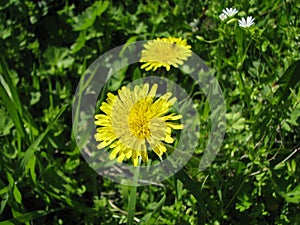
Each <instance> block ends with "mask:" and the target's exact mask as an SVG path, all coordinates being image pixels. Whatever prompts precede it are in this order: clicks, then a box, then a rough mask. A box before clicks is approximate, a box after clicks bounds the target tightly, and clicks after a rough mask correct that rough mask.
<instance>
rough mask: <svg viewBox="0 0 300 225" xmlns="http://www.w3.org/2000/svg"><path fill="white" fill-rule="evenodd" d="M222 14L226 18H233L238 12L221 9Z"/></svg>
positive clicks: (231, 9)
mask: <svg viewBox="0 0 300 225" xmlns="http://www.w3.org/2000/svg"><path fill="white" fill-rule="evenodd" d="M222 12H223V13H224V14H225V15H226V16H228V17H231V16H234V15H235V14H237V13H238V10H237V9H235V8H226V9H223V10H222Z"/></svg>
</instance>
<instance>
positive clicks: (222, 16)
mask: <svg viewBox="0 0 300 225" xmlns="http://www.w3.org/2000/svg"><path fill="white" fill-rule="evenodd" d="M219 17H220V19H221V20H222V21H223V20H226V19H227V16H226V14H224V13H221V14H220V15H219Z"/></svg>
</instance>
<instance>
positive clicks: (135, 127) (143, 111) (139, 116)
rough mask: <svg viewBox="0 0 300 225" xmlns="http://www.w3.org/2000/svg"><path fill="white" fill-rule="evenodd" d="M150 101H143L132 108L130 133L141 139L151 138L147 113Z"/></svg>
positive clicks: (146, 99)
mask: <svg viewBox="0 0 300 225" xmlns="http://www.w3.org/2000/svg"><path fill="white" fill-rule="evenodd" d="M150 101H151V99H150V98H144V99H141V100H140V101H138V102H137V103H135V104H134V105H133V106H132V108H131V110H130V113H129V121H128V122H129V128H130V131H131V132H132V134H133V135H134V136H135V137H137V138H139V139H146V138H148V137H150V118H148V117H149V116H148V113H147V109H148V107H149V105H150V104H151V103H150ZM149 103H150V104H149Z"/></svg>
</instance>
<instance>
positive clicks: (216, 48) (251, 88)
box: [0, 0, 300, 225]
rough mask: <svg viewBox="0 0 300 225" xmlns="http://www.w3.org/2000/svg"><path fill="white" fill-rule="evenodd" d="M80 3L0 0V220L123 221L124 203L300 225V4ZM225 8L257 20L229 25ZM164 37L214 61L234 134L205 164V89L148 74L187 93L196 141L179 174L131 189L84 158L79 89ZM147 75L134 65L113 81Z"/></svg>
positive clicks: (141, 216)
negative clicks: (107, 66) (99, 63)
mask: <svg viewBox="0 0 300 225" xmlns="http://www.w3.org/2000/svg"><path fill="white" fill-rule="evenodd" d="M78 2H79V3H73V1H61V2H59V1H53V0H51V1H39V3H38V4H36V3H33V2H31V1H28V0H24V1H21V0H17V1H12V0H7V1H4V2H2V3H0V34H1V35H0V53H1V56H0V76H1V77H0V145H1V150H0V225H2V224H28V225H29V224H107V225H108V224H126V223H127V215H128V212H129V219H130V220H131V221H135V223H136V224H138V223H139V224H299V223H300V216H299V211H300V204H299V203H300V197H299V196H300V182H299V181H300V179H299V178H300V177H299V176H300V167H299V166H298V163H300V135H299V133H300V129H299V127H300V126H299V124H300V85H299V84H300V82H299V80H300V55H299V52H300V35H299V34H300V28H299V24H300V4H299V3H298V1H296V0H286V1H281V0H275V1H255V0H254V1H253V0H251V1H244V0H243V1H229V0H226V1H222V2H220V1H217V0H212V1H207V0H203V1H195V0H188V1H179V0H173V1H171V0H169V1H148V0H145V1H133V0H127V1H107V2H106V1H95V2H93V1H88V0H84V1H78ZM226 7H235V8H237V9H238V10H239V13H238V14H237V15H236V16H235V18H237V19H239V18H241V17H245V16H247V15H251V16H253V17H254V18H255V24H254V25H253V26H252V27H251V28H250V29H242V28H240V27H239V26H238V23H237V21H236V20H231V21H229V20H227V21H221V20H220V19H219V14H220V13H221V11H222V9H224V8H226ZM194 19H195V20H196V22H195V21H194ZM193 21H194V23H193V24H191V22H193ZM228 21H229V22H228ZM168 36H174V37H182V38H185V39H187V41H188V43H189V44H190V45H191V46H192V51H193V52H194V53H195V54H197V55H198V56H200V57H201V58H202V59H203V60H204V61H205V63H206V64H207V65H208V66H209V67H210V68H211V71H212V74H213V75H214V76H215V77H216V79H217V80H218V82H219V84H220V86H221V88H222V91H223V95H224V99H225V103H226V119H227V125H226V134H225V138H224V141H223V143H222V147H221V149H220V151H219V153H218V155H217V156H216V158H215V160H214V161H213V162H212V164H211V165H210V166H209V167H208V168H207V169H206V170H204V171H199V170H198V165H199V161H200V159H201V157H202V156H203V151H204V149H205V146H206V142H207V139H208V136H209V130H210V126H211V124H210V121H209V116H210V113H211V112H210V109H209V104H208V102H207V99H206V97H205V95H204V93H203V91H202V90H200V89H198V88H197V87H195V84H194V83H193V81H191V79H190V78H189V77H188V76H186V74H183V73H182V72H180V71H178V70H177V69H174V68H173V69H171V71H170V72H169V73H166V72H165V71H164V70H159V73H155V72H151V74H152V75H156V76H168V77H169V78H172V79H173V80H174V81H175V82H177V83H178V84H180V86H181V87H182V88H184V89H185V90H186V92H187V93H189V94H190V96H192V97H193V100H194V102H193V104H194V108H195V109H196V110H197V112H198V113H199V115H198V116H199V120H200V124H201V126H200V134H199V145H198V146H197V148H196V149H195V152H194V155H193V157H192V158H191V160H190V161H189V163H188V164H187V165H186V166H185V167H184V168H183V169H182V170H181V171H180V172H178V173H177V174H176V175H174V176H172V177H170V178H169V179H167V180H165V181H162V182H160V183H155V184H153V185H148V186H142V187H137V188H136V189H131V188H130V187H129V186H125V185H120V184H117V183H114V182H113V181H110V180H108V179H106V178H103V177H101V176H100V175H98V174H97V173H96V172H95V171H94V170H93V169H92V168H91V167H89V165H88V164H87V162H86V161H85V160H84V158H83V157H82V156H81V154H80V151H79V148H78V146H77V144H76V142H75V137H74V135H73V134H72V104H73V97H74V96H73V95H74V94H75V91H76V87H77V85H78V84H79V80H80V78H81V77H82V76H83V74H84V72H85V70H86V69H87V68H88V67H89V65H90V64H91V63H92V62H93V61H94V60H96V59H97V58H98V57H99V56H100V55H102V54H104V53H105V52H107V51H109V50H111V49H113V48H115V47H117V46H119V45H123V44H125V43H130V42H134V41H140V40H149V39H153V38H156V37H168ZM146 75H148V74H147V73H146V72H145V71H144V70H141V69H140V68H139V64H135V65H132V66H129V67H128V68H125V69H124V70H122V71H121V73H120V74H118V76H115V77H114V78H113V79H111V80H110V83H109V85H108V86H107V87H106V88H107V90H110V91H115V90H117V89H118V88H120V86H122V85H125V84H127V83H130V82H131V81H132V80H133V79H138V78H140V77H145V76H146ZM88 82H89V81H88ZM81 85H85V84H83V83H82V84H81ZM105 91H106V89H105ZM101 94H104V93H101ZM103 99H104V98H103V96H102V100H103ZM80 116H88V115H80ZM92 116H93V115H92ZM157 160H158V158H157V157H155V156H154V155H153V158H152V161H153V162H156V161H157ZM133 196H135V197H136V199H135V200H134V198H133ZM129 199H130V201H129V202H128V200H129ZM128 208H135V213H134V215H133V211H130V210H128ZM138 221H139V222H138Z"/></svg>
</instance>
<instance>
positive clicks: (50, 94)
mask: <svg viewBox="0 0 300 225" xmlns="http://www.w3.org/2000/svg"><path fill="white" fill-rule="evenodd" d="M47 81H48V88H49V104H50V109H51V110H52V109H53V96H52V83H51V79H50V78H49V77H47Z"/></svg>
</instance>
